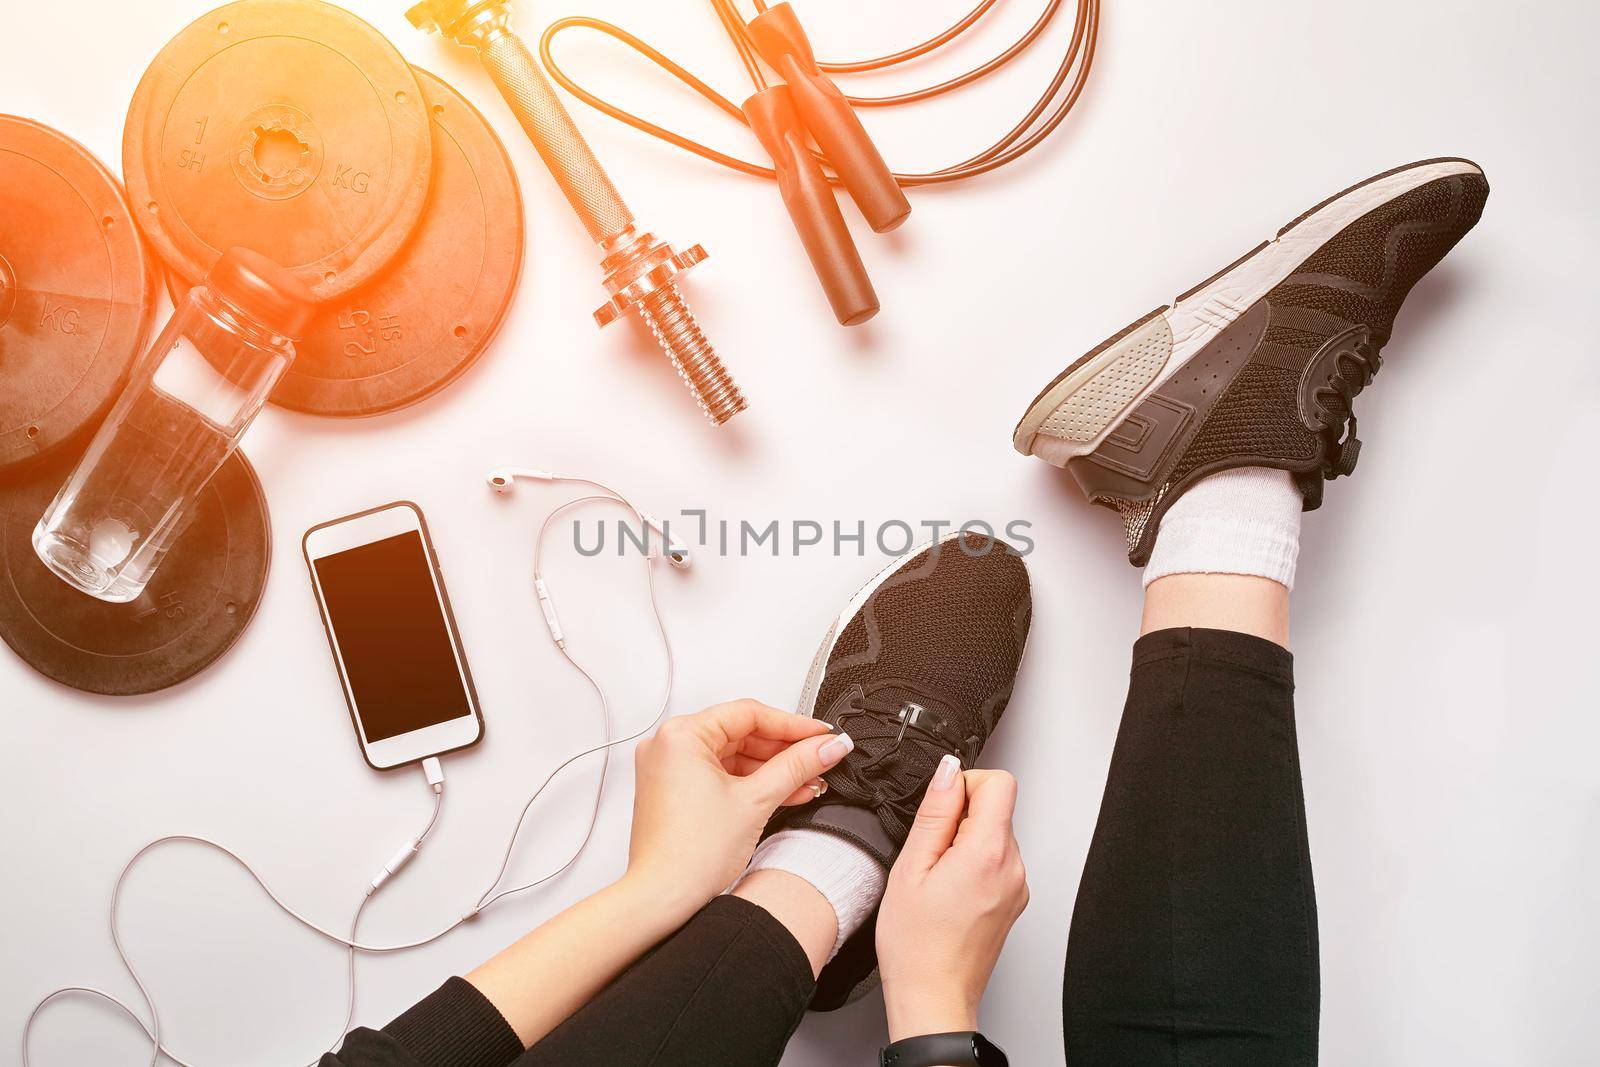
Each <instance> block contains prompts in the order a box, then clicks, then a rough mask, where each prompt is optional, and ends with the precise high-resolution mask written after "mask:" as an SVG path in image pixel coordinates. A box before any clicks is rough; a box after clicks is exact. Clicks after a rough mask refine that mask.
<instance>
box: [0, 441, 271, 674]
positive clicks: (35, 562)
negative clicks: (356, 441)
mask: <svg viewBox="0 0 1600 1067" xmlns="http://www.w3.org/2000/svg"><path fill="white" fill-rule="evenodd" d="M82 453H83V449H81V448H63V449H59V450H57V451H56V452H55V453H54V454H52V455H51V456H50V457H49V458H48V459H46V460H44V461H42V462H41V463H39V464H38V465H37V466H36V467H34V468H30V469H29V470H28V471H26V472H25V474H26V477H24V478H17V479H13V480H11V481H8V482H4V483H0V639H4V640H5V643H6V644H8V645H10V646H11V648H12V649H13V650H14V651H15V652H16V653H17V655H19V656H21V657H22V658H23V660H25V661H26V662H27V663H28V665H29V666H31V667H33V669H34V670H36V671H38V672H39V673H40V674H43V675H45V676H46V677H48V678H53V679H55V680H56V681H58V682H60V683H62V684H63V685H69V686H72V687H73V688H74V689H82V690H84V691H85V692H89V693H105V694H108V695H112V696H127V695H130V694H134V693H152V692H155V691H156V690H158V689H165V688H167V687H168V686H172V685H176V684H178V683H179V682H181V681H183V680H185V679H186V678H190V677H192V676H194V675H195V674H198V673H199V672H200V671H202V670H204V669H205V668H206V667H208V666H209V665H210V664H211V663H213V662H215V660H216V659H217V658H218V657H219V656H221V655H222V654H223V653H224V652H226V651H227V650H228V649H229V648H230V647H232V645H233V643H234V642H235V641H236V640H238V638H239V635H240V634H241V633H243V632H244V629H245V627H246V626H248V625H249V623H250V619H251V618H252V617H253V616H254V615H255V611H256V606H257V605H258V604H259V603H260V602H261V592H262V590H263V589H264V588H265V587H266V582H267V565H268V561H269V560H270V559H271V556H272V535H271V530H270V527H269V525H268V521H267V504H266V498H265V497H264V496H263V495H262V493H261V483H260V482H258V481H257V480H256V476H255V472H254V471H253V470H251V468H250V464H249V463H248V462H247V461H246V460H245V458H244V455H243V454H242V453H239V452H235V453H234V454H233V455H232V456H231V457H230V458H229V459H228V461H227V462H226V463H224V464H223V465H222V469H221V470H220V471H218V472H217V474H216V477H214V478H212V479H211V481H209V482H207V483H206V487H205V488H204V489H203V490H201V492H200V495H199V497H198V498H197V500H196V502H195V505H194V506H195V514H194V518H193V520H192V521H191V522H190V523H189V524H188V526H186V527H185V528H184V531H183V533H182V534H180V535H179V537H178V539H177V541H175V542H174V543H173V545H172V548H171V549H170V550H169V551H168V553H167V555H166V558H165V559H163V560H162V563H161V568H160V569H159V570H157V571H156V573H155V577H154V578H152V579H151V581H150V585H149V586H148V587H147V588H146V589H145V591H144V593H143V595H141V596H140V597H139V599H138V600H135V601H134V602H133V603H131V604H107V603H105V602H104V601H100V600H96V599H94V598H93V597H90V596H85V595H84V594H83V593H80V592H78V591H77V590H76V589H73V588H72V587H71V586H69V585H67V584H66V583H65V582H63V581H62V580H61V579H60V578H58V577H56V575H55V574H54V572H52V571H51V570H50V569H49V568H48V567H46V566H45V565H44V564H43V563H41V562H39V557H38V556H37V555H36V554H35V553H34V551H33V528H34V526H35V525H36V524H37V523H38V521H39V516H41V515H43V514H44V511H45V509H46V508H47V507H49V505H50V501H51V500H53V499H54V498H55V495H56V492H57V491H58V490H59V489H60V488H61V485H62V483H64V482H65V481H66V480H67V477H68V475H70V474H71V473H72V468H73V467H74V466H75V465H76V464H77V462H78V460H79V459H80V458H81V457H82Z"/></svg>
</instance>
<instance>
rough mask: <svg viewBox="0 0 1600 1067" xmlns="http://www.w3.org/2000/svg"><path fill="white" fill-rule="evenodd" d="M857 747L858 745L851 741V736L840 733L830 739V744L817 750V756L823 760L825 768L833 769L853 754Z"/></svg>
mask: <svg viewBox="0 0 1600 1067" xmlns="http://www.w3.org/2000/svg"><path fill="white" fill-rule="evenodd" d="M855 747H856V743H855V742H854V741H852V740H851V739H850V735H849V734H847V733H843V732H840V733H839V734H838V735H836V736H834V737H831V738H829V739H828V743H827V744H825V745H823V746H822V747H821V748H820V749H818V750H817V756H818V757H820V758H821V760H822V765H823V766H824V767H832V766H833V765H834V764H835V763H838V762H839V761H840V760H842V759H844V758H845V757H846V756H848V755H849V754H850V753H851V752H853V751H854V750H855Z"/></svg>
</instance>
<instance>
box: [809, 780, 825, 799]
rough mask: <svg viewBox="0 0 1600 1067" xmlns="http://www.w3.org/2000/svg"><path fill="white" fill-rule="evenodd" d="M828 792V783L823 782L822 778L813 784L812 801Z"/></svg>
mask: <svg viewBox="0 0 1600 1067" xmlns="http://www.w3.org/2000/svg"><path fill="white" fill-rule="evenodd" d="M827 791H828V783H827V782H825V781H823V780H822V779H821V778H818V779H817V780H816V781H814V782H812V783H811V799H812V800H816V799H817V798H818V797H820V796H822V794H824V793H826V792H827Z"/></svg>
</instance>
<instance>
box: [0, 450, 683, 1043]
mask: <svg viewBox="0 0 1600 1067" xmlns="http://www.w3.org/2000/svg"><path fill="white" fill-rule="evenodd" d="M518 478H529V479H533V480H536V481H544V482H569V483H573V484H580V485H588V486H592V487H594V488H595V489H597V490H599V492H598V493H592V494H589V495H587V496H581V497H577V498H576V499H572V500H568V501H566V502H565V503H563V504H561V505H559V506H558V507H556V508H555V510H553V511H551V512H550V513H549V514H548V515H547V516H546V517H545V520H544V523H543V524H542V525H541V526H540V527H539V535H538V539H537V540H536V541H535V543H534V565H533V571H534V574H533V578H534V587H535V590H536V592H537V594H538V597H539V605H540V608H541V609H542V610H543V613H544V618H545V623H546V625H547V626H548V627H549V629H550V636H551V639H552V640H553V641H554V642H555V646H556V648H557V649H558V650H559V651H560V653H561V655H562V656H563V657H564V658H565V659H566V660H567V662H568V663H570V664H571V665H572V666H573V668H574V669H575V670H576V671H577V672H578V673H579V674H581V675H582V676H583V678H584V680H585V681H586V682H588V684H589V687H590V688H591V689H593V690H594V693H595V696H596V697H597V698H598V700H599V703H600V718H601V722H602V728H603V738H602V740H601V741H600V743H599V744H595V745H592V746H590V747H588V748H585V749H583V750H582V751H581V752H577V753H574V754H573V755H571V756H568V757H567V758H566V759H565V760H563V761H562V762H561V763H559V764H557V765H556V767H555V768H554V769H553V770H551V771H550V773H549V774H547V775H546V776H545V778H544V781H542V782H540V783H539V787H538V788H537V789H535V790H534V791H533V794H532V795H531V796H530V797H528V800H527V803H525V804H524V805H523V807H522V811H521V813H520V814H519V815H518V816H517V820H516V824H515V826H514V827H513V829H512V831H511V836H510V838H509V839H508V840H507V842H506V846H505V851H504V852H503V854H502V855H501V858H500V865H499V869H498V870H497V871H496V872H495V877H494V880H493V881H492V882H490V883H489V886H488V888H487V889H485V890H484V891H483V892H482V893H481V894H479V895H478V896H477V897H476V898H475V899H474V902H473V904H472V906H471V907H470V908H468V909H467V910H466V912H465V913H463V914H462V915H461V916H460V918H457V919H455V920H453V921H451V922H450V923H449V924H448V925H446V926H444V927H443V928H442V929H439V930H437V931H436V932H434V933H431V934H428V935H426V936H423V937H419V938H417V939H415V940H412V941H406V942H402V943H397V944H370V943H366V942H362V941H359V940H357V938H356V935H357V928H358V926H359V924H360V921H361V915H362V912H363V911H364V910H365V909H366V907H367V904H368V903H369V902H370V901H371V900H372V898H373V896H374V895H376V893H377V892H378V891H379V889H380V888H381V887H382V886H383V885H384V884H385V883H386V882H387V881H388V880H389V878H390V877H391V876H392V875H394V874H395V873H397V872H398V871H399V870H400V869H401V868H402V867H403V866H405V865H406V864H407V863H408V862H410V860H411V859H412V858H414V857H415V856H416V855H417V853H418V852H420V851H421V848H422V845H423V842H424V841H425V840H426V839H427V838H428V836H429V834H430V833H431V832H432V831H433V829H434V827H435V826H436V825H437V824H438V821H439V814H440V811H441V810H442V808H443V806H444V770H443V768H442V767H441V766H440V764H439V760H438V758H437V757H434V758H430V759H428V760H425V761H423V771H424V773H425V775H426V778H427V782H428V786H429V789H430V790H431V791H432V793H433V809H432V814H431V816H430V817H429V819H428V822H427V825H426V826H425V827H424V828H423V830H422V832H421V833H420V834H418V835H416V836H414V837H412V838H410V839H409V840H408V841H407V842H406V844H405V845H404V846H402V847H401V849H400V850H399V851H398V852H396V853H395V855H394V857H393V858H392V859H390V860H389V861H388V862H387V863H386V864H385V865H384V867H383V869H382V870H380V871H379V872H378V874H377V875H376V876H375V877H374V878H373V879H372V880H371V882H370V884H369V885H368V886H367V887H366V888H365V890H364V892H363V894H362V897H361V900H360V902H359V904H358V905H357V906H356V909H355V913H354V915H353V916H352V918H351V920H350V925H349V929H348V932H347V933H344V934H341V933H339V932H338V931H336V930H332V929H329V928H328V927H326V926H323V925H320V924H318V923H317V922H315V921H313V920H312V919H310V918H309V917H307V916H306V915H305V914H303V913H301V912H300V911H297V910H296V909H295V908H293V907H291V906H290V905H289V904H288V903H286V902H285V901H284V900H283V898H282V897H280V896H279V895H278V894H277V893H276V892H275V891H274V890H273V889H272V888H271V887H270V886H269V885H268V884H267V882H266V880H265V879H264V878H263V877H262V876H261V874H260V873H259V872H257V871H256V869H255V868H254V867H252V866H251V865H250V864H249V863H248V862H247V861H246V860H245V859H244V857H242V856H240V855H239V854H238V853H237V852H235V851H233V850H232V849H231V848H228V847H227V846H226V845H223V844H221V843H220V842H217V841H213V840H211V839H210V838H206V837H199V836H196V835H193V834H169V835H166V836H164V837H159V838H156V839H155V840H154V841H151V842H149V843H148V844H146V845H144V846H143V847H142V848H140V849H139V850H138V851H137V852H135V853H134V855H133V857H132V858H131V859H129V860H128V862H127V863H126V864H124V865H123V868H122V871H121V873H120V874H118V875H117V880H116V883H115V886H114V887H113V889H112V894H111V908H110V911H111V940H112V944H113V945H114V947H115V948H116V952H117V958H118V959H119V960H121V961H122V966H123V968H124V969H125V970H126V971H127V972H128V976H129V977H130V978H132V979H133V983H134V985H135V987H137V989H138V990H139V994H140V996H141V998H142V999H143V1001H144V1005H145V1009H146V1011H147V1012H148V1013H149V1016H150V1018H149V1021H148V1022H146V1021H145V1020H144V1019H143V1018H142V1017H141V1016H140V1015H139V1013H138V1012H136V1011H135V1010H134V1009H133V1008H132V1007H131V1006H130V1005H129V1004H128V1003H127V1002H126V1001H124V1000H122V999H121V998H120V997H118V996H117V995H115V994H113V993H110V992H107V991H105V990H103V989H97V988H94V987H92V986H83V985H74V986H65V987H62V988H59V989H56V990H54V991H52V992H50V993H49V994H47V995H46V996H45V997H43V998H42V999H41V1000H40V1001H39V1002H38V1003H37V1004H35V1005H34V1007H33V1010H32V1012H30V1013H29V1015H28V1018H27V1021H26V1022H24V1023H23V1027H22V1063H23V1067H28V1064H29V1056H28V1038H29V1035H30V1033H31V1032H32V1030H33V1024H34V1021H35V1020H36V1019H37V1018H38V1016H39V1013H40V1011H42V1010H43V1009H44V1007H45V1006H46V1005H48V1004H49V1003H51V1002H52V1001H54V1000H55V999H56V998H58V997H61V996H64V995H67V994H70V993H79V994H86V995H89V996H93V997H96V998H98V999H100V1000H102V1001H107V1002H109V1003H111V1004H112V1005H114V1006H116V1007H117V1008H119V1009H121V1011H122V1012H123V1013H124V1014H125V1015H127V1016H128V1018H129V1019H131V1020H132V1021H133V1023H134V1024H135V1025H136V1026H138V1027H139V1029H140V1030H142V1031H143V1032H144V1034H145V1036H146V1037H147V1038H148V1039H149V1040H150V1067H156V1064H157V1062H158V1061H159V1059H160V1058H161V1056H162V1055H163V1054H165V1055H166V1056H167V1057H168V1058H169V1059H171V1060H172V1061H173V1062H174V1063H176V1064H178V1065H179V1067H191V1065H190V1064H189V1063H188V1062H187V1061H185V1060H183V1059H181V1058H179V1057H178V1055H177V1054H176V1053H175V1052H173V1050H172V1048H171V1046H170V1045H168V1044H167V1043H166V1039H165V1038H164V1037H163V1035H162V1030H161V1018H160V1015H159V1014H158V1012H157V1011H156V1004H155V998H154V997H153V996H152V995H151V993H150V991H149V989H147V988H146V987H145V984H144V981H143V979H142V978H140V976H139V972H138V970H137V969H136V968H135V967H134V965H133V962H132V960H130V959H129V957H128V954H127V950H126V949H125V948H124V946H123V943H122V934H121V927H120V924H119V923H118V915H119V905H120V901H121V897H122V889H123V884H124V882H126V881H127V878H128V875H129V873H131V872H132V870H133V868H134V867H135V866H136V865H137V864H138V863H139V861H140V860H141V859H143V858H144V856H145V855H146V854H148V853H149V852H151V851H152V850H154V849H156V848H158V847H159V846H162V845H166V844H169V843H176V842H183V843H189V844H197V845H203V846H205V847H207V848H210V849H213V850H215V851H217V852H220V853H222V854H223V855H225V856H227V857H228V858H230V859H232V860H233V861H234V862H235V863H237V864H239V866H240V867H242V868H244V870H245V872H246V873H248V874H249V875H250V876H251V877H252V878H253V879H255V882H256V884H257V885H258V886H260V887H261V890H262V892H263V893H265V894H266V895H267V898H268V899H269V900H271V901H272V903H273V904H275V905H276V906H277V907H278V908H279V910H281V911H282V912H283V913H284V914H285V915H287V916H289V917H290V918H291V919H293V920H294V921H295V922H297V923H299V924H300V925H301V926H302V927H304V928H305V929H307V930H309V931H311V932H312V933H314V934H317V935H318V936H319V937H321V938H323V939H324V940H327V941H330V942H332V943H334V944H336V945H340V946H343V947H344V948H345V949H346V950H347V956H348V959H347V963H346V967H347V974H348V980H347V984H346V988H347V990H348V994H347V996H346V999H345V1015H344V1022H343V1024H342V1026H341V1027H340V1030H339V1034H338V1037H337V1038H336V1040H335V1042H334V1044H335V1045H337V1044H338V1041H340V1040H343V1038H344V1035H345V1034H346V1033H347V1032H348V1031H349V1029H350V1023H351V1021H352V1020H353V1019H354V1017H355V996H356V970H355V960H356V953H357V952H367V953H374V954H376V953H391V952H402V951H405V950H407V949H412V948H418V947H420V946H422V945H427V944H431V943H433V942H434V941H438V940H439V939H440V938H442V937H444V936H445V935H446V934H449V933H451V932H452V931H454V930H456V929H457V928H459V927H461V926H462V925H463V924H465V923H467V922H470V921H471V920H473V919H475V918H477V916H478V914H479V913H480V912H482V911H483V910H484V909H485V908H488V907H490V906H491V905H493V904H495V903H496V902H498V901H500V900H503V899H505V898H506V897H509V896H512V895H514V894H517V893H522V892H526V891H527V890H530V889H533V888H535V887H536V886H539V885H542V884H544V883H545V882H548V881H550V880H551V879H552V878H556V877H558V876H559V875H561V874H562V873H563V872H565V871H566V870H567V868H569V867H571V866H572V865H573V864H574V863H576V862H577V860H578V857H579V856H581V855H582V854H583V851H584V849H585V848H587V847H588V845H589V840H590V838H592V837H593V836H594V830H595V825H596V823H597V821H598V819H599V814H600V800H601V798H602V796H603V795H604V793H605V782H606V772H607V770H608V769H609V767H610V763H611V750H612V749H613V748H615V747H616V746H618V745H623V744H627V743H628V742H630V741H636V740H638V739H639V738H642V737H644V736H645V735H646V734H648V733H650V732H651V731H652V730H654V729H655V728H656V726H657V725H658V724H659V723H660V722H661V720H662V718H663V717H665V715H666V713H667V705H668V703H669V702H670V700H671V698H672V687H673V680H674V664H673V655H672V642H671V639H670V638H669V637H668V636H667V624H666V620H665V619H664V618H663V617H662V614H661V605H660V603H659V601H658V600H657V599H656V584H655V567H654V565H653V564H654V561H655V560H656V558H658V557H657V556H656V554H655V553H654V552H651V553H649V554H648V555H647V556H646V558H645V560H644V564H645V578H646V581H647V583H648V586H649V592H650V608H651V611H652V612H653V614H654V616H655V620H656V625H657V627H658V629H659V632H660V634H661V647H662V651H663V653H664V654H665V657H666V678H665V680H664V685H663V687H662V692H661V701H660V703H659V704H658V705H657V707H656V712H655V715H654V716H653V717H652V718H651V719H650V721H649V722H648V723H646V724H645V725H644V726H642V727H640V728H638V729H637V730H634V731H632V732H631V733H628V734H627V735H625V736H622V737H616V738H613V737H612V736H611V707H610V701H609V700H608V699H607V697H606V693H605V689H604V688H603V687H602V686H601V685H600V682H599V681H598V680H597V679H596V678H595V676H594V675H593V674H592V673H591V672H590V671H589V669H588V668H586V667H585V666H583V664H582V663H580V662H578V661H577V660H576V659H574V658H573V656H572V653H571V652H570V651H569V650H568V648H567V638H566V634H565V633H564V632H563V631H562V629H561V624H560V621H559V620H558V619H557V617H556V613H555V603H554V601H553V600H552V598H551V596H550V591H549V588H548V586H547V585H546V583H545V579H544V575H543V573H542V571H541V566H540V565H541V562H542V559H543V554H544V542H545V534H546V533H547V532H548V530H549V529H550V526H551V524H552V523H553V522H554V521H555V520H556V519H557V517H559V516H560V515H562V514H564V513H565V512H566V511H568V510H569V509H571V508H575V507H578V506H580V505H582V504H585V503H590V502H610V503H613V504H620V505H621V506H622V507H624V508H626V509H627V510H628V511H630V512H632V513H633V515H634V516H635V517H636V518H637V519H638V520H639V522H640V523H641V524H642V525H644V526H647V527H649V528H650V529H652V530H654V531H655V532H656V535H657V536H658V537H659V538H660V539H661V542H662V544H663V545H664V546H665V550H664V557H665V559H666V560H667V562H668V564H670V565H671V566H672V567H674V568H677V569H678V570H687V569H688V567H689V553H688V551H687V550H686V549H684V548H683V547H682V546H680V545H678V544H676V543H675V542H674V541H673V540H672V539H671V537H670V536H668V534H667V530H666V524H664V523H662V522H661V521H659V520H657V519H654V518H651V517H650V516H648V515H646V514H645V513H644V512H642V511H640V510H639V509H638V508H636V507H634V506H633V504H632V503H630V502H629V501H628V499H627V498H626V497H624V496H623V495H622V494H621V493H619V492H617V491H616V490H615V489H612V488H611V487H609V486H607V485H604V484H602V483H600V482H597V481H594V480H593V479H590V478H577V477H571V476H568V475H563V474H556V473H554V472H552V471H543V470H532V469H529V468H524V467H501V468H497V469H496V470H493V471H491V472H490V473H489V476H488V482H489V486H490V488H491V489H493V490H494V491H495V493H497V494H499V495H502V496H504V495H509V494H510V492H511V491H512V489H513V487H514V484H515V482H516V479H518ZM596 753H598V754H600V757H601V764H600V775H599V781H598V783H597V784H596V786H595V793H594V804H593V806H592V807H591V809H590V812H589V820H588V826H587V827H586V828H585V830H584V834H583V839H582V840H581V841H580V842H579V843H578V847H577V848H576V849H575V850H574V851H573V852H572V854H571V855H570V856H569V857H568V858H567V859H566V861H565V862H564V863H562V864H561V865H560V866H559V867H557V868H556V869H555V870H553V871H550V872H549V873H548V874H545V875H543V876H541V877H539V878H536V879H534V880H533V881H530V882H526V883H523V884H521V885H515V886H508V887H503V886H502V883H503V882H504V881H505V878H506V872H507V870H508V869H509V867H510V865H511V857H512V854H513V852H514V851H515V849H516V845H517V841H518V840H519V839H520V837H521V835H522V830H523V827H524V825H525V824H526V822H527V819H528V813H529V812H530V811H531V810H532V809H533V805H534V803H535V802H536V801H537V800H538V799H539V797H540V796H541V795H543V793H544V791H545V789H546V788H547V787H548V786H549V785H550V783H551V782H553V781H554V780H555V778H556V776H557V775H559V774H561V772H563V771H564V770H566V769H567V768H568V767H570V766H572V765H573V764H574V763H576V762H578V761H579V760H581V759H583V758H584V757H586V756H592V755H595V754H596ZM308 1067H314V1064H313V1065H308Z"/></svg>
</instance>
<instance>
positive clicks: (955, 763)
mask: <svg viewBox="0 0 1600 1067" xmlns="http://www.w3.org/2000/svg"><path fill="white" fill-rule="evenodd" d="M960 773H961V761H960V760H959V759H957V758H956V757H955V756H954V755H952V754H950V753H948V752H946V753H945V755H944V759H942V760H940V761H939V769H938V770H936V771H934V772H933V781H932V783H930V784H929V786H928V788H929V789H949V788H950V786H951V784H952V783H954V782H955V780H956V775H958V774H960Z"/></svg>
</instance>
